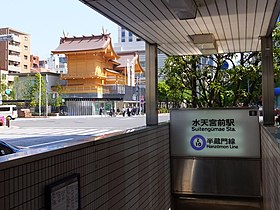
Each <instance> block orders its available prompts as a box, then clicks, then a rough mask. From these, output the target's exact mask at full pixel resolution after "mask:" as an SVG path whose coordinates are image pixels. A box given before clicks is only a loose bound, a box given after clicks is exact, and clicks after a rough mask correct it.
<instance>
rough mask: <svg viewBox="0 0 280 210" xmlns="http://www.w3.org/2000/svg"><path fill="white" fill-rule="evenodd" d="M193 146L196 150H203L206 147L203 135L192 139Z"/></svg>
mask: <svg viewBox="0 0 280 210" xmlns="http://www.w3.org/2000/svg"><path fill="white" fill-rule="evenodd" d="M191 146H192V148H193V149H194V150H203V149H204V148H205V146H206V139H205V138H204V137H203V136H202V135H194V136H193V137H192V138H191Z"/></svg>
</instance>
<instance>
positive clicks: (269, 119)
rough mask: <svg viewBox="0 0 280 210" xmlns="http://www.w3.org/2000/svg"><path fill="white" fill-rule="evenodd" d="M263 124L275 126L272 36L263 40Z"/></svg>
mask: <svg viewBox="0 0 280 210" xmlns="http://www.w3.org/2000/svg"><path fill="white" fill-rule="evenodd" d="M261 55H262V104H263V124H264V125H274V69H273V46H272V35H270V36H267V37H262V38H261Z"/></svg>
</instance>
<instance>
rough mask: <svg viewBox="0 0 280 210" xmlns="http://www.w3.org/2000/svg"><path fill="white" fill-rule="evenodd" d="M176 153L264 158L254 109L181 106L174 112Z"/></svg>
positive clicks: (171, 120)
mask: <svg viewBox="0 0 280 210" xmlns="http://www.w3.org/2000/svg"><path fill="white" fill-rule="evenodd" d="M170 128H171V131H170V135H171V155H172V156H192V157H252V158H258V157H260V134H259V117H258V112H257V110H254V109H178V110H172V111H171V113H170Z"/></svg>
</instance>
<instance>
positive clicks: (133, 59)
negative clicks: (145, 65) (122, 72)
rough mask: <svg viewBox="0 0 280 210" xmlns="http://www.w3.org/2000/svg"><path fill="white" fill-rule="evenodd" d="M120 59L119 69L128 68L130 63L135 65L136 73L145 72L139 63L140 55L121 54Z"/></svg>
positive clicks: (135, 53) (131, 53) (133, 53)
mask: <svg viewBox="0 0 280 210" xmlns="http://www.w3.org/2000/svg"><path fill="white" fill-rule="evenodd" d="M118 55H119V56H120V58H119V59H118V60H117V62H118V63H120V65H118V66H117V68H126V67H127V63H128V62H130V63H132V64H134V65H135V71H136V72H144V70H143V69H142V67H141V65H140V62H139V55H138V53H137V52H119V53H118Z"/></svg>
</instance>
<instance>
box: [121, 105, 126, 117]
mask: <svg viewBox="0 0 280 210" xmlns="http://www.w3.org/2000/svg"><path fill="white" fill-rule="evenodd" d="M122 115H123V117H125V107H123V109H122Z"/></svg>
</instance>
